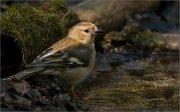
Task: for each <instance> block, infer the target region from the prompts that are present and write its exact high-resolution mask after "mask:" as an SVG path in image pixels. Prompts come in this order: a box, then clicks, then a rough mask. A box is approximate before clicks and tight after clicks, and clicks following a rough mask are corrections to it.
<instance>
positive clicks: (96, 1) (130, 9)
mask: <svg viewBox="0 0 180 112" xmlns="http://www.w3.org/2000/svg"><path fill="white" fill-rule="evenodd" d="M159 4H160V1H150V0H146V1H138V2H137V1H126V0H113V2H112V1H110V0H85V1H83V2H81V3H79V4H77V5H75V6H72V10H73V11H74V12H75V13H77V15H78V16H79V18H80V20H81V21H90V22H93V23H95V24H96V25H97V26H100V27H102V28H103V29H106V30H108V31H110V30H115V29H119V28H120V27H122V25H123V24H124V22H125V21H126V18H127V17H128V16H132V15H134V14H135V13H140V12H144V11H148V10H153V9H155V8H156V7H157V6H159ZM97 6H98V7H97Z"/></svg>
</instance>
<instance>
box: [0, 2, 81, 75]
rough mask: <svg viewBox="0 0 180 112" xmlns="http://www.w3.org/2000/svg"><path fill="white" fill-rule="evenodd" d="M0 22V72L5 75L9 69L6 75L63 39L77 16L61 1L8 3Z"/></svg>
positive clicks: (75, 21) (76, 19)
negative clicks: (0, 61)
mask: <svg viewBox="0 0 180 112" xmlns="http://www.w3.org/2000/svg"><path fill="white" fill-rule="evenodd" d="M0 22H1V24H0V27H1V28H0V32H1V41H2V43H3V44H2V47H1V53H2V54H3V55H1V58H2V60H3V63H2V68H3V73H2V74H3V76H5V75H6V74H7V72H11V73H8V75H9V74H14V73H16V72H17V71H18V70H19V68H20V69H22V68H23V67H24V65H26V64H28V63H30V62H32V61H33V60H34V58H35V57H37V55H39V54H40V53H41V52H42V51H43V50H45V49H47V48H48V47H49V46H50V45H52V44H53V43H54V42H56V41H58V40H59V39H61V38H63V37H64V36H65V34H66V30H67V29H68V28H69V27H70V26H72V25H74V24H75V23H77V22H78V18H77V16H75V15H74V14H73V13H72V12H71V11H70V10H69V9H68V7H67V6H66V5H65V3H64V2H62V1H57V0H53V1H50V2H44V3H42V4H36V6H34V5H29V4H23V5H22V4H12V5H10V6H9V7H8V9H7V10H6V11H5V12H3V13H2V15H1V17H0ZM4 68H5V69H4ZM9 69H11V71H9ZM14 69H15V70H14ZM1 72H2V71H1ZM6 76H7V75H6Z"/></svg>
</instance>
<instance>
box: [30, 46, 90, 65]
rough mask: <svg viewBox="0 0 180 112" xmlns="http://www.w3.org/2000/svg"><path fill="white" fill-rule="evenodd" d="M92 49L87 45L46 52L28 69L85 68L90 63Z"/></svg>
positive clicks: (51, 49)
mask: <svg viewBox="0 0 180 112" xmlns="http://www.w3.org/2000/svg"><path fill="white" fill-rule="evenodd" d="M91 53H92V52H91V49H90V48H89V47H87V46H85V45H81V44H79V45H76V46H73V47H68V48H66V49H64V50H59V51H57V52H54V50H53V48H49V49H47V50H45V51H44V52H43V53H42V54H40V55H39V56H38V57H37V58H36V59H35V60H34V61H33V62H32V63H31V64H29V65H27V67H38V66H39V67H62V68H64V67H85V66H88V65H89V63H90V56H91Z"/></svg>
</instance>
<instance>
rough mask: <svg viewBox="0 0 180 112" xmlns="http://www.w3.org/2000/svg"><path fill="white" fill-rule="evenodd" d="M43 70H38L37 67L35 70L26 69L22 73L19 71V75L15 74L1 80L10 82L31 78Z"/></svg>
mask: <svg viewBox="0 0 180 112" xmlns="http://www.w3.org/2000/svg"><path fill="white" fill-rule="evenodd" d="M42 70H44V68H40V67H37V68H28V69H26V70H24V71H21V72H19V73H16V74H14V75H12V76H9V77H6V78H3V80H11V79H27V78H29V77H32V76H33V75H35V74H36V73H38V72H40V71H42Z"/></svg>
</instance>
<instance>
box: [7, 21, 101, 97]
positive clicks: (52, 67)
mask: <svg viewBox="0 0 180 112" xmlns="http://www.w3.org/2000/svg"><path fill="white" fill-rule="evenodd" d="M99 33H104V32H103V31H102V30H100V29H98V28H97V26H96V25H95V24H93V23H90V22H80V23H77V24H76V25H74V26H73V27H71V28H70V29H69V30H68V33H67V36H66V37H64V38H63V39H61V40H59V41H57V42H56V43H54V44H53V45H52V46H50V47H49V48H48V49H46V50H45V51H43V52H42V53H41V54H40V55H38V56H37V57H36V58H35V59H34V61H33V62H32V63H30V64H28V65H26V69H25V70H24V71H21V72H19V73H16V74H14V75H12V76H10V77H7V78H5V79H4V80H8V79H12V78H13V79H14V78H15V79H27V78H29V77H32V76H34V75H37V74H39V75H52V76H56V78H57V80H60V81H63V82H64V84H65V85H68V86H71V90H72V93H73V94H74V96H75V97H76V94H75V93H74V91H73V89H74V87H75V86H76V85H78V84H79V83H81V82H83V81H84V80H85V79H86V78H87V77H88V75H89V74H90V73H91V72H92V70H93V68H94V64H95V58H96V50H95V43H94V41H95V37H97V36H98V34H99Z"/></svg>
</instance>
